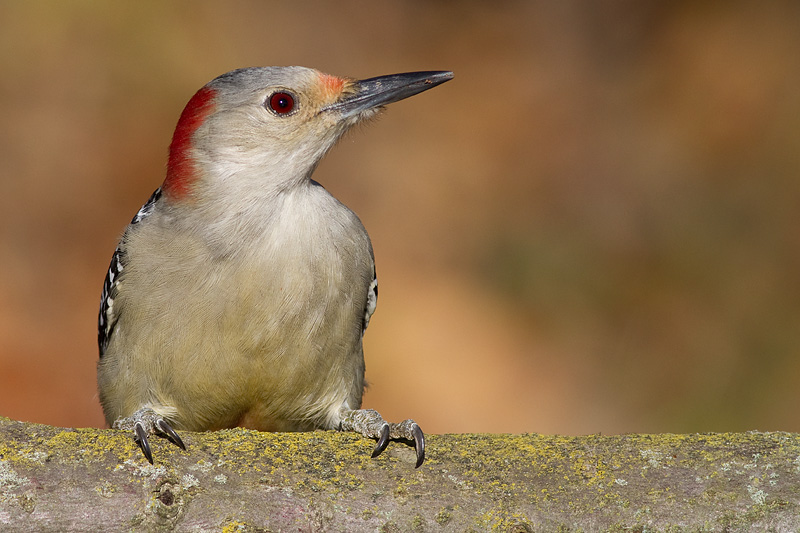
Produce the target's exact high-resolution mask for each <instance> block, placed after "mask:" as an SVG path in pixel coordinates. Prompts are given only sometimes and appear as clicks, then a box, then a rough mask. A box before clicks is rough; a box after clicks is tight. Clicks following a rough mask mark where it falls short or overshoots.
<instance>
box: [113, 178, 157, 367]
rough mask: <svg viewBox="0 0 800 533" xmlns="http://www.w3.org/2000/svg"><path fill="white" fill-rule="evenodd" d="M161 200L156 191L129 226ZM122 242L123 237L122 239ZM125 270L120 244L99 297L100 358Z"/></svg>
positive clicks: (115, 316) (114, 311)
mask: <svg viewBox="0 0 800 533" xmlns="http://www.w3.org/2000/svg"><path fill="white" fill-rule="evenodd" d="M159 198H161V189H156V191H155V192H154V193H153V194H152V196H150V199H149V200H147V202H146V203H145V204H144V205H143V206H142V208H141V209H139V212H138V213H136V216H134V217H133V220H131V225H134V224H138V223H139V222H141V221H142V220H143V219H144V218H146V217H147V216H148V215H149V214H150V213H151V212H152V211H153V206H154V205H155V204H156V202H157V201H158V199H159ZM122 239H123V241H124V240H125V236H124V235H123V237H122ZM124 270H125V251H124V250H123V248H122V242H120V245H119V246H117V249H116V250H114V255H113V256H112V257H111V264H110V265H109V266H108V272H106V279H105V281H104V282H103V292H102V294H101V296H100V314H99V316H98V319H97V344H98V347H99V348H100V357H103V354H104V353H105V352H106V348H108V341H109V340H110V339H111V334H112V333H113V332H114V326H115V325H116V323H117V319H118V318H119V314H118V313H117V310H116V309H115V308H114V298H116V295H117V290H118V287H119V284H120V282H121V281H122V279H123V272H124Z"/></svg>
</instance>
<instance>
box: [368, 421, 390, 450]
mask: <svg viewBox="0 0 800 533" xmlns="http://www.w3.org/2000/svg"><path fill="white" fill-rule="evenodd" d="M388 445H389V424H387V423H386V422H384V423H383V427H381V436H380V437H379V438H378V442H377V443H376V444H375V449H374V450H372V458H373V459H374V458H375V457H378V456H379V455H380V454H381V453H383V450H385V449H386V446H388Z"/></svg>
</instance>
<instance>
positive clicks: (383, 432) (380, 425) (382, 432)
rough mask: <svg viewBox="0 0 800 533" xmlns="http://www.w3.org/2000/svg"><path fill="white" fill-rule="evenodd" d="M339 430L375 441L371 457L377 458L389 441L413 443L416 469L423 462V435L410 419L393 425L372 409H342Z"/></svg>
mask: <svg viewBox="0 0 800 533" xmlns="http://www.w3.org/2000/svg"><path fill="white" fill-rule="evenodd" d="M341 429H342V431H355V432H356V433H360V434H361V435H363V436H365V437H368V438H371V439H377V440H378V443H377V444H376V445H375V449H374V450H373V451H372V457H377V456H379V455H380V454H381V452H382V451H383V450H385V449H386V446H387V445H388V444H389V441H390V440H406V441H410V442H413V443H414V449H415V450H416V452H417V464H416V468H419V466H420V465H421V464H422V462H423V461H424V460H425V435H424V434H423V433H422V430H421V429H420V427H419V425H417V423H416V422H414V421H413V420H411V419H409V420H403V421H402V422H400V423H397V424H394V423H389V422H387V421H385V420H384V419H383V417H381V415H380V414H379V413H378V411H376V410H374V409H342V423H341Z"/></svg>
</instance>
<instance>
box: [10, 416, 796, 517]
mask: <svg viewBox="0 0 800 533" xmlns="http://www.w3.org/2000/svg"><path fill="white" fill-rule="evenodd" d="M182 436H183V438H184V440H185V441H186V444H187V446H188V451H187V452H183V451H181V450H179V449H178V448H177V447H175V446H173V445H172V444H170V443H168V442H167V441H165V440H163V439H158V438H154V439H153V440H152V446H153V455H154V456H155V460H156V464H155V466H151V465H150V464H149V463H147V461H146V460H145V459H144V457H143V456H142V454H141V452H140V451H139V449H138V448H137V447H136V445H135V444H134V443H133V440H132V438H131V436H130V435H129V434H128V433H126V432H121V431H115V430H100V429H64V428H56V427H51V426H43V425H37V424H27V423H22V422H15V421H12V420H9V419H5V418H0V530H2V531H121V530H126V531H127V530H137V531H139V530H142V531H208V530H211V531H469V530H474V531H486V530H492V531H513V532H525V531H556V530H559V529H561V530H577V529H581V530H584V531H601V530H608V529H611V530H615V531H622V530H623V529H624V530H628V529H630V530H633V531H654V530H656V531H663V530H667V529H669V530H675V529H670V528H675V527H676V526H677V527H678V528H680V529H681V530H687V531H688V530H692V531H694V530H703V531H749V530H753V531H765V530H768V529H771V530H774V531H795V530H798V528H800V435H797V434H789V433H737V434H706V435H626V436H598V435H591V436H585V437H561V436H544V435H470V434H464V435H430V436H429V438H428V454H427V455H428V459H427V461H426V462H425V464H424V465H422V467H420V468H419V469H414V452H413V449H412V448H411V447H409V446H406V445H404V444H400V443H392V444H391V445H390V446H389V448H388V449H387V450H386V452H384V454H383V455H382V456H380V457H379V458H377V459H370V457H369V455H370V451H371V449H372V445H373V443H372V442H371V441H369V440H366V439H362V438H360V437H358V436H356V435H352V434H347V433H337V432H323V431H317V432H312V433H278V434H274V433H258V432H255V431H248V430H243V429H233V430H226V431H218V432H211V433H186V432H184V433H182Z"/></svg>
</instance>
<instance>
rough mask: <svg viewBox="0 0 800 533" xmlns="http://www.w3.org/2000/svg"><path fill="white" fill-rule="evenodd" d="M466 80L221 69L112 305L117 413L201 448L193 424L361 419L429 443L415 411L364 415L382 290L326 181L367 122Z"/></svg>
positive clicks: (352, 217) (107, 306)
mask: <svg viewBox="0 0 800 533" xmlns="http://www.w3.org/2000/svg"><path fill="white" fill-rule="evenodd" d="M451 79H453V73H452V72H450V71H424V72H407V73H402V74H392V75H387V76H378V77H374V78H369V79H361V80H359V79H354V78H349V77H339V76H333V75H329V74H325V73H322V72H320V71H318V70H315V69H311V68H306V67H298V66H293V67H249V68H242V69H237V70H233V71H231V72H228V73H226V74H223V75H221V76H218V77H217V78H215V79H213V80H211V81H210V82H209V83H207V84H206V85H205V86H203V87H202V88H201V89H200V90H199V91H197V92H196V93H195V94H194V96H192V97H191V99H190V100H189V102H188V103H187V104H186V107H185V108H184V110H183V112H182V113H181V115H180V118H179V120H178V123H177V126H176V128H175V131H174V134H173V137H172V141H171V143H170V145H169V155H168V160H167V165H166V176H165V178H164V181H163V183H162V184H161V186H160V187H158V188H157V189H156V190H155V192H154V193H153V194H152V196H150V198H149V200H148V201H147V202H146V203H145V204H144V205H143V206H142V207H141V209H140V210H139V211H138V212H137V213H136V215H135V216H134V217H133V219H132V220H131V222H130V224H129V225H128V226H127V227H126V228H125V230H124V232H123V234H122V237H121V239H120V241H119V244H118V246H117V248H116V250H115V251H114V253H113V256H112V259H111V264H110V266H109V269H108V272H107V274H106V277H105V280H104V283H103V288H102V294H101V303H100V311H99V317H98V345H99V352H100V358H99V361H98V365H97V382H98V393H99V399H100V403H101V405H102V408H103V413H104V416H105V419H106V422H107V423H108V424H109V426H111V427H113V428H116V429H123V430H127V431H132V432H133V438H134V440H135V442H136V443H137V444H138V445H139V447H140V448H141V451H142V453H143V454H144V456H145V458H146V459H147V460H148V461H149V462H150V463H151V464H152V463H153V455H152V450H151V445H150V441H149V439H150V438H151V437H152V436H154V435H155V436H159V437H163V438H166V439H167V440H168V441H170V442H172V443H173V444H175V445H177V446H179V447H180V448H182V449H184V450H186V445H185V443H184V442H183V439H182V438H181V437H180V434H179V431H211V430H217V429H224V428H231V427H245V428H250V429H256V430H260V431H311V430H316V429H329V430H340V431H354V432H357V433H360V434H361V435H363V436H365V437H368V438H371V439H375V440H376V441H377V442H376V444H375V448H374V450H373V452H372V456H373V457H376V456H377V455H379V454H380V453H381V452H382V451H383V450H384V449H385V448H386V447H387V445H388V443H389V442H390V441H392V440H401V441H406V442H409V443H413V445H414V448H415V453H416V466H417V467H419V466H420V465H421V464H422V463H423V461H424V459H425V436H424V433H423V432H422V430H421V429H420V427H419V425H418V424H417V423H416V422H414V420H412V419H408V420H404V421H402V422H400V423H389V422H386V421H385V420H384V419H383V418H382V417H381V415H380V414H379V413H378V412H377V411H375V410H372V409H362V408H361V403H362V395H363V392H364V388H365V385H366V382H365V377H364V375H365V364H364V351H363V344H362V341H363V336H364V332H365V330H366V329H367V326H368V325H369V322H370V318H371V317H372V314H373V313H374V312H375V308H376V305H377V298H378V284H377V277H376V270H375V261H374V255H373V250H372V244H371V241H370V238H369V236H368V234H367V231H366V229H365V228H364V226H363V224H362V223H361V221H360V220H359V218H358V216H357V215H356V214H355V213H353V211H351V210H350V209H349V208H347V207H346V206H345V205H344V204H342V203H341V202H340V201H339V200H337V199H336V198H334V197H333V196H332V195H331V194H330V193H329V192H328V191H327V190H326V189H325V188H324V187H323V186H322V185H320V184H319V183H318V182H316V181H315V180H313V179H312V178H311V176H312V173H313V172H314V170H315V168H316V167H317V165H318V163H319V162H320V160H321V159H322V157H323V156H324V155H325V154H326V153H327V152H328V150H330V149H331V148H332V147H333V146H334V145H335V144H336V142H337V140H338V139H339V138H340V137H341V136H342V135H343V134H344V133H345V132H346V131H348V130H349V129H350V128H352V127H353V126H354V125H356V124H359V123H362V122H364V121H366V120H368V119H370V118H371V117H374V116H375V115H376V114H378V113H379V111H380V110H382V109H383V108H384V106H386V105H388V104H390V103H393V102H397V101H399V100H402V99H405V98H408V97H410V96H413V95H415V94H418V93H421V92H423V91H426V90H428V89H430V88H433V87H435V86H437V85H440V84H442V83H444V82H447V81H449V80H451Z"/></svg>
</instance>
